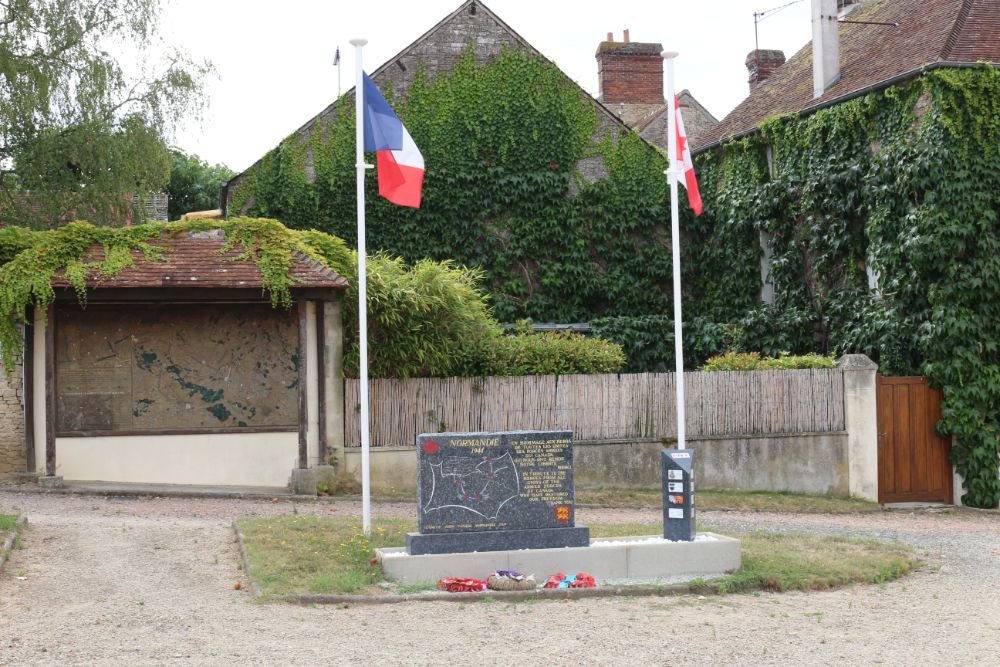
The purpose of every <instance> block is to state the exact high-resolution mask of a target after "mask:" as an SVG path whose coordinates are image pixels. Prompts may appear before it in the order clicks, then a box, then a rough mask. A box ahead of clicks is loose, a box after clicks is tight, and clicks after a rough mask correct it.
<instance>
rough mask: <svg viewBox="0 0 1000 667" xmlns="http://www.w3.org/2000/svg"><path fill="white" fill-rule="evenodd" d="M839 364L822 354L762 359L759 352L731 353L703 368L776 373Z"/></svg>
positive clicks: (717, 358)
mask: <svg viewBox="0 0 1000 667" xmlns="http://www.w3.org/2000/svg"><path fill="white" fill-rule="evenodd" d="M836 365H837V363H836V362H835V361H834V359H833V357H824V356H823V355H821V354H803V355H799V356H792V355H789V354H782V355H780V356H778V357H761V356H760V354H759V353H757V352H733V351H729V352H726V353H725V354H721V355H719V356H716V357H712V358H711V359H709V360H708V361H707V362H705V365H704V366H702V367H701V370H703V371H776V370H782V371H787V370H794V369H798V368H833V367H834V366H836Z"/></svg>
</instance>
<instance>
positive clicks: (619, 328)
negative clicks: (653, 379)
mask: <svg viewBox="0 0 1000 667" xmlns="http://www.w3.org/2000/svg"><path fill="white" fill-rule="evenodd" d="M590 327H591V335H592V336H594V337H596V338H602V339H604V340H607V341H611V342H614V343H618V344H619V345H621V346H622V349H623V350H624V351H625V356H626V358H627V363H626V364H625V368H624V369H623V370H624V371H625V372H627V373H663V372H672V371H674V370H676V362H675V361H674V321H673V319H672V318H670V317H667V316H665V315H647V316H643V317H627V316H619V317H604V318H601V319H598V320H594V321H592V322H591V323H590ZM738 334H739V329H738V328H737V327H734V326H733V325H729V324H718V323H716V322H712V321H710V320H708V319H706V318H703V317H694V318H691V320H690V321H688V322H685V323H684V331H683V335H684V367H685V368H686V369H688V370H691V369H695V368H697V367H698V366H700V365H701V364H702V363H703V362H704V361H705V360H706V359H708V358H709V357H711V356H712V355H716V354H721V353H722V352H724V351H725V350H728V349H730V348H732V347H733V346H734V344H735V337H736V336H737V335H738Z"/></svg>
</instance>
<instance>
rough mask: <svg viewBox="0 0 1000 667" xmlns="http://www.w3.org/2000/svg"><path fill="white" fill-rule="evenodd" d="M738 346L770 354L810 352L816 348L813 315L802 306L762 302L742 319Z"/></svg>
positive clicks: (736, 346) (737, 347)
mask: <svg viewBox="0 0 1000 667" xmlns="http://www.w3.org/2000/svg"><path fill="white" fill-rule="evenodd" d="M734 347H735V348H736V349H739V350H753V351H757V352H760V353H761V354H763V355H765V356H768V357H777V356H779V355H781V354H782V353H784V354H806V353H808V352H809V351H810V350H815V349H816V342H815V326H814V322H813V316H812V314H811V313H810V312H809V311H806V310H802V309H800V308H792V307H788V308H777V307H775V306H771V305H766V304H762V305H761V306H758V307H757V308H755V309H753V310H751V311H750V312H748V313H747V314H746V315H745V316H744V317H743V319H741V320H740V322H739V337H738V340H737V343H736V345H735V346H734Z"/></svg>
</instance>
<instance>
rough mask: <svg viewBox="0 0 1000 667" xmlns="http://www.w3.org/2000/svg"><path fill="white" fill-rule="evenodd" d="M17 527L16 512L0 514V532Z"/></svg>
mask: <svg viewBox="0 0 1000 667" xmlns="http://www.w3.org/2000/svg"><path fill="white" fill-rule="evenodd" d="M15 528H17V515H16V514H0V533H10V532H13V531H14V529H15Z"/></svg>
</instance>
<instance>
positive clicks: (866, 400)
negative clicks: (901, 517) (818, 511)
mask: <svg viewBox="0 0 1000 667" xmlns="http://www.w3.org/2000/svg"><path fill="white" fill-rule="evenodd" d="M837 367H838V368H839V369H840V370H841V371H843V373H844V427H845V428H846V429H847V461H848V463H847V465H848V472H847V479H848V489H849V492H850V494H851V495H852V496H854V497H856V498H863V499H865V500H871V501H874V502H878V409H877V404H876V398H877V392H876V390H875V373H876V372H877V371H878V365H877V364H876V363H875V362H874V361H872V360H871V359H869V358H868V357H866V356H865V355H863V354H845V355H844V356H843V357H841V358H840V359H838V360H837Z"/></svg>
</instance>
